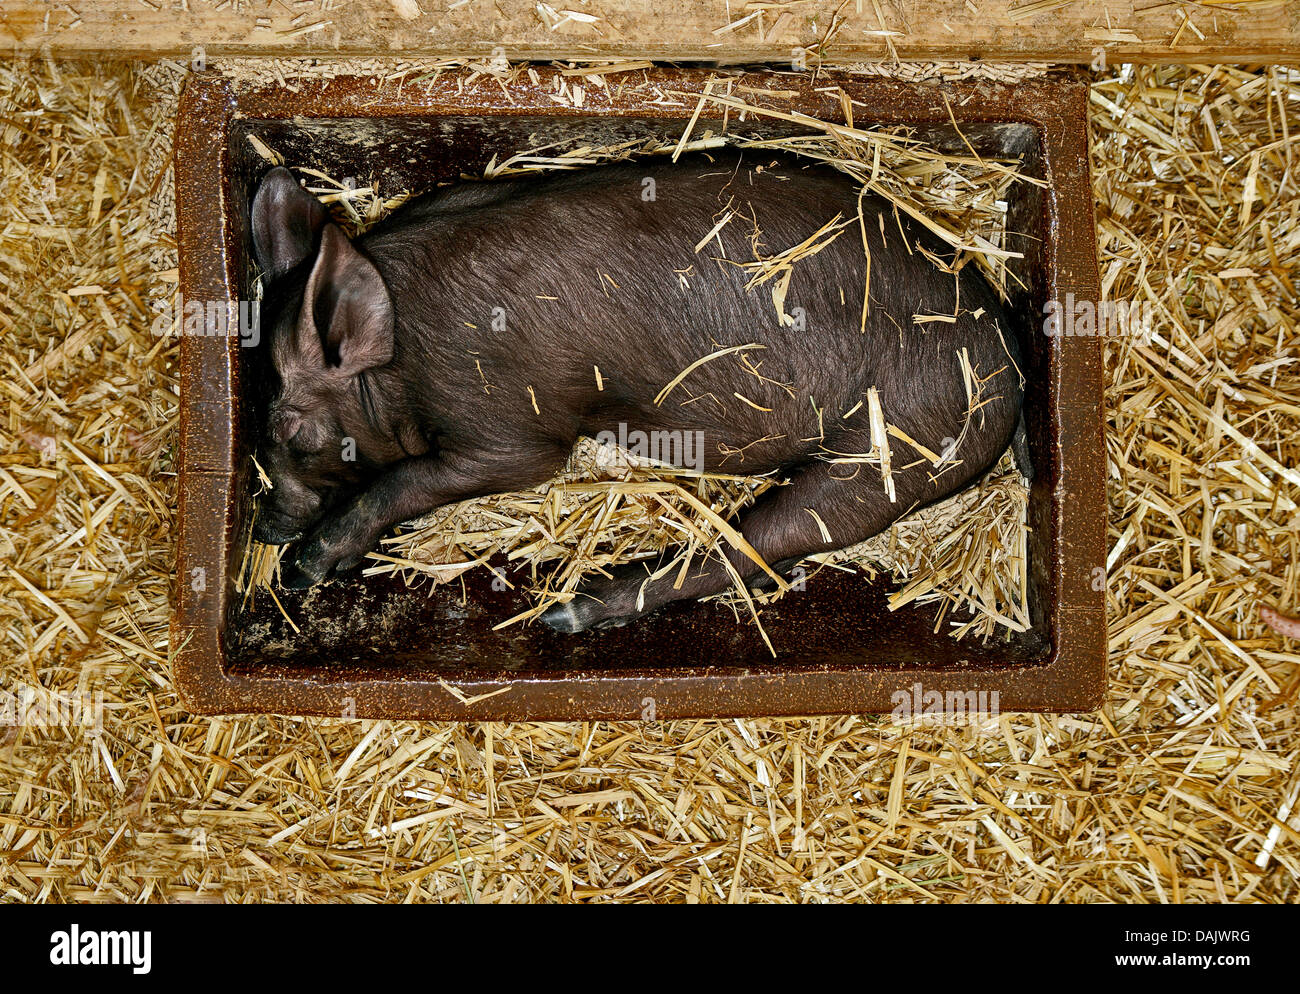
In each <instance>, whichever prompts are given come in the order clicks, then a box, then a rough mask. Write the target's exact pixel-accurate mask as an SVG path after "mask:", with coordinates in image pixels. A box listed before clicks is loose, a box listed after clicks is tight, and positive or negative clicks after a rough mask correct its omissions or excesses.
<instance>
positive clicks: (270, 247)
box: [253, 166, 329, 277]
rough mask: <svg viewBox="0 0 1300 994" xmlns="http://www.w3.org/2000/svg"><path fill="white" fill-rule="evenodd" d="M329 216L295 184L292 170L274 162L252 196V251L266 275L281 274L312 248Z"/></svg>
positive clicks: (310, 196) (319, 203)
mask: <svg viewBox="0 0 1300 994" xmlns="http://www.w3.org/2000/svg"><path fill="white" fill-rule="evenodd" d="M327 220H329V218H328V215H327V214H326V213H325V208H324V207H323V206H322V205H321V202H320V201H319V200H317V199H316V198H315V197H313V196H312V195H311V194H310V193H308V192H307V191H306V190H304V189H303V188H302V187H301V186H299V185H298V181H297V180H296V179H294V178H293V173H291V172H289V170H287V169H285V168H284V166H276V167H275V168H274V169H272V170H271V171H270V172H269V173H267V174H266V176H265V177H263V179H262V182H261V185H260V186H258V188H257V196H255V197H254V198H253V251H254V253H255V254H256V256H257V264H258V265H259V266H261V267H262V272H264V273H266V274H267V275H268V276H271V277H275V276H282V275H283V274H285V273H287V272H288V271H289V270H290V269H292V268H293V267H294V266H296V265H298V264H299V263H300V262H302V261H303V260H304V259H306V258H307V257H308V256H310V255H311V254H312V253H313V252H314V251H315V250H316V240H317V238H319V236H320V230H321V228H323V227H324V226H325V222H326V221H327Z"/></svg>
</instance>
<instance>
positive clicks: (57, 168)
mask: <svg viewBox="0 0 1300 994" xmlns="http://www.w3.org/2000/svg"><path fill="white" fill-rule="evenodd" d="M484 66H485V71H484V72H482V73H481V74H480V78H479V82H478V83H476V84H474V85H490V84H491V83H493V82H494V81H495V78H496V77H495V76H493V75H490V74H489V73H488V72H487V71H486V69H491V70H492V71H493V72H504V71H503V70H501V68H500V66H491V65H490V64H488V63H484ZM357 68H358V66H357V65H356V64H351V65H349V64H347V63H338V62H332V61H331V62H325V63H322V64H321V65H319V66H315V65H313V64H311V63H310V62H306V63H285V64H282V65H279V66H277V67H276V68H275V70H274V72H271V71H270V70H268V69H267V68H266V66H265V65H260V66H253V67H247V66H241V65H238V64H235V65H232V66H231V67H229V71H231V72H232V73H233V72H242V73H245V74H254V73H270V75H271V78H275V76H276V75H277V74H278V75H279V76H287V77H288V78H289V79H292V78H293V77H294V76H296V75H298V74H302V73H307V74H322V73H347V72H355V71H357ZM361 68H362V69H363V71H373V72H378V73H382V74H389V73H397V72H405V73H407V74H408V75H410V77H411V78H415V77H416V76H418V74H419V73H421V72H423V73H428V72H431V71H433V68H432V67H430V66H419V67H414V68H411V67H406V68H404V69H395V68H394V64H393V63H390V62H378V61H376V62H371V63H368V64H362V65H361ZM598 69H599V67H598V66H590V67H583V69H582V73H583V74H582V75H579V76H577V77H576V78H578V79H582V80H587V81H589V80H590V76H589V75H585V74H586V73H593V74H594V73H596V72H597V70H598ZM510 71H512V72H513V71H519V72H525V71H526V70H517V69H512V70H510ZM609 71H610V72H613V71H614V70H613V69H612V68H611V69H610V70H609ZM861 71H870V72H881V71H894V72H898V73H900V74H902V75H905V76H907V77H908V78H926V79H943V78H950V77H951V76H952V75H953V74H956V73H972V72H984V73H988V74H989V75H990V78H999V77H1002V76H1006V77H1009V78H1014V76H1015V74H1016V73H1020V72H1023V71H1024V70H1023V69H1021V68H1019V67H1002V66H962V67H934V66H902V67H897V68H894V69H890V67H863V68H862V70H861ZM183 72H184V67H180V66H176V67H171V68H169V67H168V66H166V65H155V66H135V67H133V66H129V65H118V64H113V63H104V62H97V63H94V64H87V65H72V64H65V63H48V62H44V61H41V60H36V61H32V62H29V63H0V139H3V141H2V142H0V148H3V149H4V150H5V156H6V158H5V168H4V170H3V171H2V172H0V209H2V210H3V212H4V213H3V218H2V219H0V329H2V330H3V339H2V340H0V357H3V360H4V366H5V369H6V370H7V373H6V375H5V376H0V392H2V393H3V398H4V402H5V403H4V416H3V417H0V551H2V555H3V560H4V567H3V568H0V635H3V641H4V645H5V652H4V653H3V654H2V655H0V689H2V690H3V692H4V694H5V698H4V702H3V704H0V714H3V715H5V716H7V717H6V719H5V723H4V724H0V849H3V850H4V853H5V855H4V858H3V859H2V860H0V900H4V901H6V902H26V901H54V902H62V901H131V902H139V901H159V902H161V901H174V902H181V903H192V902H232V903H233V902H259V901H294V902H324V901H350V902H361V903H370V902H380V901H394V902H395V901H409V902H449V901H479V902H485V903H486V902H503V903H524V902H570V901H601V902H703V903H713V902H717V903H724V902H729V901H730V902H737V903H830V902H862V901H870V902H877V901H879V902H916V901H925V902H940V901H942V902H965V901H970V902H1006V903H1011V902H1015V903H1041V904H1046V903H1074V902H1088V903H1107V902H1122V903H1135V902H1168V903H1191V904H1199V903H1220V902H1238V903H1249V902H1258V903H1268V904H1295V903H1296V902H1297V901H1300V883H1298V881H1300V817H1298V815H1297V808H1296V805H1297V802H1298V801H1300V772H1297V767H1296V762H1295V758H1296V754H1297V750H1298V749H1300V705H1298V704H1297V693H1300V643H1297V642H1296V641H1294V640H1287V639H1285V638H1283V637H1282V636H1280V635H1278V634H1276V633H1274V632H1272V631H1270V630H1269V629H1267V628H1266V627H1264V626H1263V625H1261V624H1259V622H1258V621H1257V617H1256V615H1257V611H1258V609H1259V607H1260V606H1261V605H1271V606H1276V607H1278V608H1281V609H1283V610H1286V611H1289V612H1290V613H1291V614H1296V613H1297V609H1298V608H1300V534H1297V530H1296V516H1297V506H1298V503H1300V487H1298V486H1297V485H1296V483H1295V481H1294V480H1293V479H1291V478H1290V475H1289V474H1288V473H1285V472H1280V471H1279V467H1280V469H1281V470H1287V469H1292V470H1293V469H1294V467H1296V466H1297V465H1300V378H1298V377H1297V375H1296V368H1297V365H1296V364H1297V362H1300V337H1298V335H1297V327H1298V326H1300V308H1298V307H1297V305H1296V303H1295V294H1294V292H1293V288H1294V285H1295V276H1294V272H1293V261H1292V260H1294V259H1295V258H1297V257H1298V256H1300V252H1298V251H1297V250H1298V249H1300V244H1298V243H1297V239H1300V223H1298V222H1300V216H1298V213H1297V212H1300V191H1297V188H1296V183H1297V179H1296V175H1295V170H1294V168H1293V164H1294V163H1295V162H1296V161H1297V156H1296V152H1297V148H1296V146H1297V142H1298V141H1300V139H1298V138H1297V136H1300V126H1298V124H1297V120H1296V113H1297V112H1296V108H1297V107H1300V76H1297V74H1296V72H1295V71H1294V70H1290V69H1281V68H1274V69H1268V68H1265V69H1259V70H1247V69H1239V68H1229V67H1217V68H1208V67H1195V66H1192V67H1165V68H1142V69H1133V70H1128V69H1119V70H1116V72H1115V74H1114V75H1113V76H1110V77H1107V78H1104V79H1102V80H1100V81H1099V82H1098V83H1097V85H1096V86H1095V87H1094V90H1093V114H1092V129H1093V134H1094V137H1095V146H1094V159H1093V168H1094V176H1095V185H1096V192H1097V208H1098V213H1099V246H1100V250H1101V262H1102V277H1103V282H1104V285H1105V287H1106V290H1107V293H1108V294H1109V296H1110V299H1112V300H1114V301H1126V300H1134V299H1136V300H1140V301H1143V302H1148V303H1150V305H1151V307H1152V309H1153V313H1154V316H1155V320H1154V322H1153V334H1152V336H1151V338H1150V340H1149V341H1148V342H1146V343H1139V342H1138V341H1137V340H1115V341H1111V342H1108V344H1107V353H1108V360H1107V362H1108V366H1107V368H1108V375H1109V381H1110V384H1111V386H1110V388H1109V392H1108V396H1107V416H1108V419H1109V425H1108V430H1107V435H1106V448H1107V457H1108V464H1107V471H1108V479H1109V481H1110V493H1109V497H1110V507H1109V516H1108V528H1109V532H1110V554H1109V562H1108V563H1107V564H1106V566H1107V572H1108V576H1102V577H1100V578H1099V580H1098V582H1103V583H1105V584H1106V591H1107V600H1108V603H1109V611H1110V625H1109V633H1108V637H1109V640H1110V652H1111V679H1112V686H1111V694H1110V698H1109V700H1108V702H1107V704H1106V706H1105V708H1104V709H1103V710H1102V711H1100V712H1099V713H1097V714H1095V715H1063V716H1051V715H1017V714H1004V715H1001V716H999V717H996V718H991V719H988V720H983V721H976V722H973V723H970V724H964V725H952V726H947V725H926V724H922V723H919V722H898V721H895V720H892V719H891V718H890V717H889V716H883V717H863V716H856V715H850V716H844V717H834V718H814V719H806V718H789V719H767V718H761V719H746V720H739V721H733V720H717V721H675V722H662V721H653V720H650V721H647V722H640V723H632V722H591V723H581V722H572V723H530V722H518V723H512V724H509V725H505V724H490V723H475V724H466V725H457V724H452V723H435V722H389V721H356V720H351V719H347V718H346V717H340V718H334V719H297V718H286V717H271V716H260V717H256V718H221V719H208V718H199V717H195V716H193V715H190V714H187V713H186V712H185V711H184V710H183V708H182V707H181V706H180V702H179V701H178V699H177V697H176V694H175V692H174V691H173V689H172V686H171V679H170V672H169V666H168V659H169V657H170V654H171V653H172V651H174V650H175V649H176V648H177V647H175V646H169V645H168V630H167V624H168V619H169V615H170V609H169V605H168V592H169V589H170V587H171V586H172V585H173V584H174V583H176V582H178V580H177V578H176V577H175V576H174V549H173V547H172V542H173V535H174V513H175V507H176V498H177V494H176V492H175V477H174V471H175V448H176V443H177V425H176V390H177V387H176V383H175V378H174V369H175V341H174V340H173V339H167V338H158V337H155V336H154V335H153V333H152V331H151V324H152V321H153V318H154V316H155V313H156V311H155V309H154V308H153V307H152V306H151V300H152V299H166V297H167V295H168V294H170V293H171V291H172V290H173V289H174V287H175V282H176V272H175V267H176V258H175V251H174V242H173V240H172V236H171V232H172V215H171V200H170V196H171V194H170V191H171V178H170V171H169V169H168V158H169V155H170V149H171V143H170V129H171V120H172V115H173V114H174V112H175V93H176V89H177V86H178V83H179V80H180V79H182V78H183ZM617 78H620V79H622V80H625V81H628V82H632V81H634V80H635V71H632V72H628V73H625V74H623V75H622V76H621V77H617ZM591 85H598V84H591ZM1255 163H1257V164H1255ZM51 164H53V173H51ZM1252 171H1253V180H1251V183H1250V184H1248V183H1247V180H1248V178H1250V177H1251V175H1252ZM101 172H102V174H103V176H104V179H103V181H102V186H101V184H100V181H99V180H98V179H97V177H98V176H99V175H100V174H101ZM48 178H52V179H53V184H50V183H48V182H47V179H48ZM97 186H101V188H102V191H103V192H102V196H101V197H100V204H99V216H98V219H97V220H95V221H94V222H93V223H92V221H91V219H92V217H94V211H95V200H96V193H95V190H96V187H97ZM1243 219H1245V220H1244V226H1243ZM1243 270H1249V271H1250V273H1251V274H1252V275H1224V274H1233V273H1237V274H1241V273H1242V271H1243ZM93 286H97V287H100V288H101V289H102V290H103V291H104V292H102V293H98V292H93V293H86V294H77V295H74V294H72V293H70V292H69V291H70V290H72V289H74V288H80V287H93ZM1288 287H1290V288H1292V289H1288ZM723 361H726V360H723ZM981 372H982V371H981ZM886 413H887V412H886ZM64 440H67V441H70V442H71V443H72V444H73V445H75V446H76V449H77V451H78V452H80V453H81V456H84V457H85V459H88V460H90V462H91V463H93V464H94V465H95V466H97V467H98V468H99V469H100V470H102V474H101V473H99V472H95V471H94V470H93V469H92V468H91V466H90V465H89V464H88V463H87V462H86V461H85V459H83V458H81V457H79V456H78V455H76V454H75V453H74V452H73V451H72V450H71V449H70V448H69V447H68V446H67V445H64V444H63V442H64ZM1243 440H1244V441H1243ZM904 445H905V443H904V442H903V441H902V440H900V441H899V443H898V444H897V445H895V446H894V451H895V453H896V454H898V455H899V456H900V458H902V455H901V452H900V450H901V449H902V448H903V447H904ZM1261 456H1267V459H1264V458H1261ZM1005 479H1006V477H1005V476H1001V477H997V478H996V480H1005ZM110 480H111V481H113V483H116V486H113V485H112V483H110ZM996 480H995V481H990V482H989V483H987V484H986V485H985V487H984V488H983V490H973V491H970V492H969V498H968V499H971V500H1003V499H1006V500H1013V499H1015V491H1014V490H1011V491H1009V492H1005V493H1001V494H999V493H998V491H999V489H1000V484H999V483H997V482H996ZM953 513H954V514H955V516H956V517H958V518H960V513H958V512H953ZM957 525H958V526H960V521H958V522H957ZM912 527H917V528H919V527H924V522H920V523H917V524H914V525H912ZM953 528H954V523H953V522H952V521H941V522H938V523H936V524H935V525H934V531H935V532H936V533H937V534H945V535H947V534H952V533H953ZM877 541H879V542H880V543H881V544H882V546H883V547H884V548H883V549H882V552H881V554H882V555H883V554H889V555H891V556H896V557H898V558H900V559H901V560H902V561H903V564H904V565H905V566H907V567H908V568H909V569H910V568H911V561H910V559H908V555H907V554H908V549H909V548H910V546H911V540H910V538H909V537H908V536H907V535H901V536H897V537H895V536H892V535H891V534H886V535H884V536H880V537H879V538H878V539H877ZM959 541H960V539H959ZM972 550H973V551H972V553H971V555H973V556H977V555H979V554H980V553H979V549H978V547H972ZM839 565H840V564H838V563H827V564H826V565H825V566H824V568H837V567H838V566H839ZM852 568H857V567H856V566H855V567H852ZM924 572H928V567H925V566H922V567H920V569H919V570H918V574H913V575H919V574H920V573H924ZM17 575H21V576H22V578H23V580H25V581H26V583H23V582H21V581H19V580H18V579H17V578H16V576H17ZM32 588H34V590H35V591H36V592H33V589H32ZM51 603H52V604H54V605H57V607H58V608H59V609H60V610H57V611H56V610H54V609H52V608H51V607H50V604H51ZM60 612H61V613H60ZM1013 617H1014V615H1013ZM68 619H70V620H71V622H73V623H74V624H69V620H68ZM78 630H79V631H80V633H81V634H78ZM83 636H84V639H83ZM1230 646H1231V648H1229V647H1230ZM82 717H88V718H89V719H90V720H89V722H88V723H87V724H85V725H83V724H82V722H81V718H82ZM647 717H648V718H651V719H653V715H648V716H647Z"/></svg>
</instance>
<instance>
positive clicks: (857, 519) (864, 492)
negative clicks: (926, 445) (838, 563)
mask: <svg viewBox="0 0 1300 994" xmlns="http://www.w3.org/2000/svg"><path fill="white" fill-rule="evenodd" d="M895 480H896V485H897V493H896V500H895V501H893V502H891V501H890V500H889V497H888V496H887V495H886V493H885V489H884V485H883V483H882V481H881V478H880V473H879V471H878V470H877V469H876V468H875V467H873V466H867V465H861V464H847V465H846V464H832V463H827V462H823V461H813V462H810V463H807V464H806V465H804V466H802V467H801V468H800V469H798V470H797V471H796V472H795V473H794V475H793V476H792V477H791V479H790V482H789V483H787V484H786V485H785V486H781V487H776V488H773V489H772V490H769V491H768V492H767V493H766V494H764V495H763V496H762V497H760V498H759V499H758V501H757V502H756V503H755V504H754V506H753V507H751V508H750V509H749V510H748V511H746V512H745V513H744V514H742V515H741V518H740V521H739V525H738V527H739V530H740V532H741V534H742V535H743V536H744V538H745V540H746V541H747V542H748V543H749V544H750V545H751V546H752V547H753V548H754V550H755V551H756V552H757V553H758V554H759V555H760V556H761V557H762V558H763V561H764V562H765V563H768V564H769V565H771V566H773V567H774V569H776V571H777V572H778V573H780V572H781V570H782V569H787V570H788V569H789V568H791V567H793V566H794V565H796V564H797V563H798V562H799V561H800V560H801V559H803V558H805V557H807V556H810V555H813V554H814V553H818V552H828V551H830V550H833V549H842V548H845V547H846V546H850V545H854V544H856V543H857V542H860V541H862V540H864V539H867V538H870V537H871V536H872V535H874V534H876V533H877V532H879V531H881V530H882V529H884V528H886V527H887V526H888V525H889V524H890V523H891V522H892V521H893V520H894V519H895V518H897V517H898V516H899V515H900V514H902V513H903V512H904V511H906V510H908V509H909V508H910V507H912V506H913V504H914V502H915V501H916V500H917V499H919V498H920V490H921V487H922V485H923V482H924V474H920V475H916V476H913V475H911V474H899V475H897V476H896V477H895ZM908 490H916V491H917V492H916V493H915V494H910V495H909V494H907V493H905V491H908ZM823 526H824V528H823ZM722 545H723V547H724V549H725V553H726V556H727V559H728V562H729V563H730V564H731V567H732V569H734V570H735V572H736V573H737V574H738V575H739V576H740V577H741V578H742V579H744V580H745V581H746V582H747V583H751V582H756V581H758V580H760V579H762V578H765V577H766V575H767V574H766V573H765V572H764V571H763V570H762V568H761V567H759V566H758V565H757V564H756V563H755V562H754V560H753V559H751V558H750V557H749V556H747V555H745V554H744V553H743V552H740V551H739V550H737V549H733V548H731V547H730V546H729V545H728V544H727V543H726V541H725V539H724V540H723V542H722ZM720 555H721V553H720V552H717V551H714V552H712V553H711V554H710V555H709V556H708V557H707V558H703V557H701V558H698V559H697V560H696V561H694V562H692V564H691V566H690V569H689V570H688V571H687V575H686V577H685V578H684V579H683V580H682V583H681V586H680V587H674V584H676V583H677V578H678V576H679V575H680V564H678V565H674V566H673V567H672V569H669V570H667V571H665V573H664V575H663V576H660V577H658V578H654V579H650V577H651V576H652V571H651V570H650V569H649V568H648V566H647V564H644V563H631V564H628V565H625V566H621V567H617V568H615V569H613V570H611V571H610V574H611V575H610V577H609V578H608V579H607V578H605V577H596V578H594V579H592V580H590V581H588V582H587V583H585V584H584V585H583V586H582V587H580V588H579V589H578V591H577V594H576V596H575V597H574V598H573V599H572V600H571V601H569V602H568V603H567V604H555V605H553V606H552V607H550V608H549V609H547V611H546V612H545V613H544V614H543V615H542V621H544V622H546V624H548V625H550V626H551V627H552V628H555V629H557V630H559V631H564V632H580V631H583V630H585V629H588V628H592V627H596V626H599V627H606V626H608V625H611V624H623V623H626V622H628V621H631V620H633V619H635V618H638V617H641V616H642V615H645V614H649V613H650V612H651V611H654V610H656V609H657V608H660V607H662V606H663V605H665V604H667V603H669V602H670V601H675V600H684V599H697V598H700V597H707V596H709V595H710V594H716V593H720V592H721V591H723V590H726V589H727V588H728V587H729V586H732V585H734V583H735V580H734V578H733V576H732V573H731V570H728V569H727V567H726V565H725V564H724V563H723V562H722V561H721V558H720Z"/></svg>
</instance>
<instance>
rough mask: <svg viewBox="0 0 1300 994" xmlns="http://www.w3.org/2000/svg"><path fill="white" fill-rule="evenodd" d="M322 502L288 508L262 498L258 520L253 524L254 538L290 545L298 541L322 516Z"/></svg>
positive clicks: (273, 543)
mask: <svg viewBox="0 0 1300 994" xmlns="http://www.w3.org/2000/svg"><path fill="white" fill-rule="evenodd" d="M320 511H321V502H320V501H315V502H313V503H312V505H311V506H310V507H306V506H304V507H301V508H293V509H289V510H286V509H284V508H283V507H282V506H281V505H280V504H277V503H275V502H274V501H273V500H269V499H268V498H267V497H266V496H263V497H262V498H261V506H260V507H259V508H258V513H257V521H256V522H255V523H254V525H253V538H255V539H257V541H259V542H265V543H266V544H267V545H288V544H289V543H290V542H296V541H298V539H300V538H302V537H303V535H305V534H306V533H307V530H308V529H309V528H310V527H311V526H312V524H314V523H315V521H316V520H317V518H319V517H320Z"/></svg>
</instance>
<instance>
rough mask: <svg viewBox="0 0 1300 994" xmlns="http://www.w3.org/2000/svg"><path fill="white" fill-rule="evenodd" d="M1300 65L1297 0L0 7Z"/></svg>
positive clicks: (183, 33) (174, 31) (598, 52)
mask: <svg viewBox="0 0 1300 994" xmlns="http://www.w3.org/2000/svg"><path fill="white" fill-rule="evenodd" d="M823 49H824V57H825V60H826V61H830V62H836V61H855V60H881V59H892V58H894V57H898V58H901V59H923V60H931V59H959V60H965V59H972V58H979V59H985V60H1001V61H1048V62H1062V63H1091V62H1094V61H1095V60H1096V59H1097V58H1098V55H1099V53H1101V52H1102V51H1103V50H1104V54H1105V59H1106V61H1107V62H1109V63H1115V62H1120V61H1146V62H1151V61H1159V62H1164V61H1169V62H1174V61H1193V62H1245V61H1260V62H1288V63H1289V62H1300V0H1236V2H1232V0H1199V2H1188V0H1149V2H1147V0H843V2H841V0H831V2H826V0H698V2H694V3H680V2H679V3H673V2H664V0H590V2H583V0H552V2H551V3H537V2H520V0H0V52H8V53H11V54H13V55H16V56H23V55H35V54H38V53H40V52H41V51H43V50H48V51H50V52H51V53H53V54H54V55H56V56H77V55H94V56H106V55H119V56H130V57H162V56H166V57H186V58H188V57H190V56H191V53H193V52H195V51H201V52H202V53H203V54H204V55H205V56H206V57H207V58H220V57H222V56H267V55H350V56H357V55H398V54H400V55H403V56H411V57H415V56H422V57H427V56H434V57H439V56H441V57H448V56H464V57H491V56H493V55H495V56H499V57H504V58H508V59H546V60H551V59H561V60H569V59H597V60H605V59H611V60H617V59H627V58H651V59H662V60H682V61H686V60H690V61H698V60H707V61H710V62H718V63H722V64H727V63H733V62H755V61H762V62H790V61H791V59H792V58H798V57H799V53H800V52H801V51H805V50H811V51H813V52H814V54H813V56H812V57H811V59H810V61H811V62H813V63H815V62H816V61H817V55H816V54H815V53H816V52H818V51H819V50H823Z"/></svg>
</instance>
